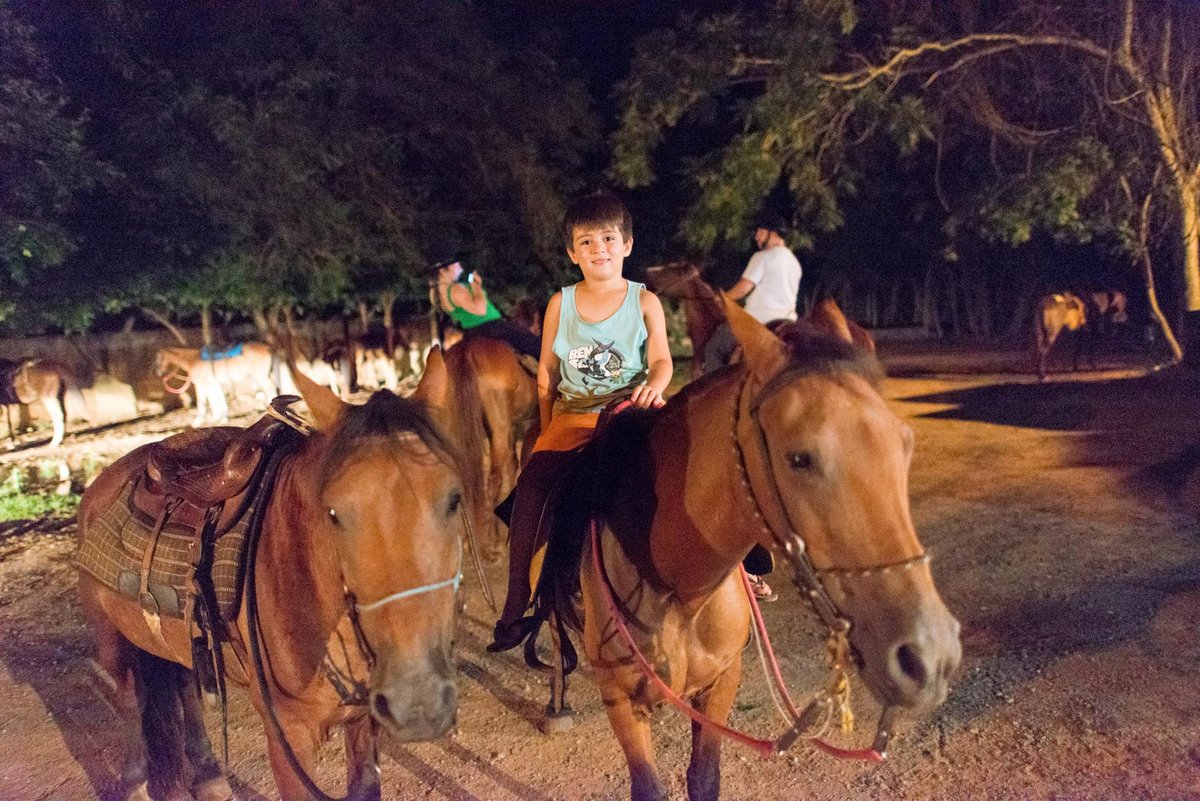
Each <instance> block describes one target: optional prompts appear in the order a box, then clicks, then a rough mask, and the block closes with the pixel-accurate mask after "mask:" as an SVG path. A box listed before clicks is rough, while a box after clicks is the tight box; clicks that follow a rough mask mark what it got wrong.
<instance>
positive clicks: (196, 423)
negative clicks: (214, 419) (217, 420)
mask: <svg viewBox="0 0 1200 801" xmlns="http://www.w3.org/2000/svg"><path fill="white" fill-rule="evenodd" d="M192 387H193V388H194V389H195V390H196V417H195V418H194V419H193V420H192V428H199V427H200V426H202V425H204V420H205V418H206V417H208V386H207V385H206V384H205V383H204V382H203V381H198V380H195V379H193V381H192Z"/></svg>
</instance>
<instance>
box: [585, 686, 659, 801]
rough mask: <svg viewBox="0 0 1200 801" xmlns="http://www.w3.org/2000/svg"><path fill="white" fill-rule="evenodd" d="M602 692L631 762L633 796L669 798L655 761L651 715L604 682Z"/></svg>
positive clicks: (636, 799) (636, 800) (637, 800)
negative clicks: (612, 692)
mask: <svg viewBox="0 0 1200 801" xmlns="http://www.w3.org/2000/svg"><path fill="white" fill-rule="evenodd" d="M618 692H619V691H618ZM600 695H601V698H603V700H604V711H605V712H606V713H607V714H608V722H609V725H611V726H612V730H613V734H615V735H616V736H617V742H618V743H620V745H621V751H623V752H624V754H625V762H626V763H627V764H628V765H629V797H630V798H631V799H632V801H667V788H666V787H664V786H663V783H662V781H661V780H660V779H659V778H658V766H657V765H656V764H655V762H654V743H653V742H652V741H651V738H650V720H649V718H648V717H647V716H646V715H645V714H642V713H641V712H638V711H637V710H635V709H634V708H633V701H632V700H631V699H630V698H629V696H628V695H625V694H624V693H620V695H619V696H618V697H616V698H613V697H611V696H610V695H609V694H607V693H605V692H604V687H603V686H601V692H600Z"/></svg>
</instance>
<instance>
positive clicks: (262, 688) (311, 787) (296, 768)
mask: <svg viewBox="0 0 1200 801" xmlns="http://www.w3.org/2000/svg"><path fill="white" fill-rule="evenodd" d="M276 416H278V417H279V418H280V419H281V420H283V421H284V422H286V423H288V424H289V425H291V426H292V427H293V428H295V429H296V430H297V431H300V433H302V434H304V435H305V436H307V435H308V434H309V433H310V431H311V429H309V428H308V426H307V425H305V424H303V422H301V421H298V420H295V419H291V416H290V415H288V416H287V417H284V416H280V415H276ZM287 452H288V449H286V448H280V449H279V450H277V451H276V452H274V453H273V454H272V455H271V457H270V459H271V461H270V463H269V464H268V465H267V466H266V467H265V469H264V476H263V484H262V486H263V487H265V488H266V490H265V493H266V495H268V496H269V494H270V491H271V488H273V486H274V483H275V478H276V476H277V475H278V472H279V467H280V466H281V465H282V463H283V459H284V457H285V456H286V455H287ZM260 492H262V490H260ZM264 500H265V499H264ZM267 505H268V504H267V503H265V502H264V503H259V504H257V505H256V506H255V508H254V514H253V517H252V518H251V520H250V529H249V531H248V533H247V543H246V551H247V553H246V579H245V581H246V587H245V590H246V623H247V628H248V630H249V632H248V633H249V635H250V652H251V655H252V657H253V658H252V660H251V661H252V662H253V665H254V675H255V678H256V679H257V681H258V689H259V693H260V694H261V696H262V699H263V705H264V706H265V707H266V709H267V717H269V718H270V720H271V725H272V727H273V728H274V730H275V735H276V737H277V738H278V739H279V743H280V745H281V746H283V753H284V756H285V757H287V761H288V764H289V765H290V766H291V768H292V771H293V772H294V773H295V774H296V778H298V779H299V780H300V783H301V784H303V785H304V788H305V790H307V791H308V793H309V794H310V795H312V796H313V797H314V798H315V799H317V801H346V799H348V798H350V797H351V795H352V794H353V793H352V792H351V793H350V794H347V795H346V796H345V797H344V798H337V797H334V796H329V795H326V794H325V793H324V792H322V791H321V789H320V788H319V787H317V785H316V782H314V781H313V779H312V777H311V776H309V775H308V773H307V771H305V769H304V766H303V765H302V764H300V759H299V757H297V756H296V752H295V750H294V749H293V748H292V746H291V743H289V742H288V739H287V734H286V733H285V732H284V730H283V724H282V723H280V722H279V716H278V713H277V712H276V709H275V702H274V700H273V698H272V696H271V688H270V684H269V682H268V679H267V674H266V668H267V665H268V664H269V663H270V659H271V657H270V654H269V653H268V652H267V644H266V641H265V640H263V639H262V635H261V621H260V619H259V607H258V582H257V581H255V576H256V575H257V572H256V570H257V563H258V542H259V537H260V536H261V534H262V524H263V518H264V515H265V514H266V507H267ZM463 514H464V515H465V511H464V512H463ZM462 563H463V547H462V540H461V539H459V540H458V566H457V568H456V569H455V573H454V575H453V576H451V577H450V578H448V579H443V580H442V581H435V582H432V583H430V584H424V585H421V586H419V587H412V588H410V589H404V590H400V591H398V592H394V593H392V594H390V595H386V596H384V597H383V598H379V599H377V600H374V601H371V602H369V603H365V604H360V603H358V600H357V598H356V597H355V594H354V592H353V591H352V590H351V589H350V588H349V587H347V586H346V584H345V581H344V579H343V584H342V597H343V598H344V600H345V603H346V615H347V617H349V619H350V624H351V628H352V630H353V631H354V639H355V644H356V646H357V648H358V650H359V653H360V654H361V656H362V658H363V660H364V661H365V662H366V665H367V670H368V672H369V671H370V670H371V669H372V668H373V667H374V666H375V650H374V649H373V648H372V647H371V643H370V642H369V641H368V639H367V635H366V632H364V631H363V628H362V623H361V620H360V616H361V614H362V613H364V612H373V611H375V610H377V609H380V608H382V607H384V606H386V605H388V604H390V603H393V602H395V601H399V600H402V599H405V598H411V597H414V596H417V595H423V594H425V593H429V592H434V591H437V590H441V589H446V588H449V589H450V590H451V591H452V592H455V593H457V592H458V587H459V585H460V584H461V583H462ZM343 658H344V660H345V662H346V666H347V672H345V673H343V672H342V671H341V670H339V669H338V668H337V666H336V665H335V664H334V662H333V660H332V659H331V658H330V655H329V652H328V648H327V649H326V653H325V658H324V660H323V661H322V663H321V670H322V672H323V673H324V675H325V678H326V680H327V681H328V682H329V684H330V685H331V686H332V687H333V689H334V691H335V692H337V694H338V696H339V697H340V698H341V703H342V705H343V706H366V705H367V702H368V700H369V698H368V697H369V694H370V689H369V687H368V686H367V682H366V681H363V680H360V679H357V678H355V677H354V676H353V675H351V674H350V673H349V665H350V659H349V654H348V653H345V652H344V651H343ZM370 721H371V722H370V726H371V728H370V736H369V737H370V741H369V749H368V751H369V753H371V754H375V753H376V750H377V747H376V742H377V738H378V727H377V724H376V723H375V720H374V718H371V719H370ZM375 769H376V771H378V766H376V767H375ZM351 789H352V790H353V788H351Z"/></svg>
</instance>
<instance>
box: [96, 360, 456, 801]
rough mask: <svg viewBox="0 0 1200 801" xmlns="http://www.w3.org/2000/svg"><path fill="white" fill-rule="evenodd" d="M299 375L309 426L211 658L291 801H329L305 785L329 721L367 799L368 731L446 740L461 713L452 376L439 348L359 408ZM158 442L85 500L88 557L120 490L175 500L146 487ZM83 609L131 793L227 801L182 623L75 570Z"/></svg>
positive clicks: (100, 481) (371, 794) (282, 466)
mask: <svg viewBox="0 0 1200 801" xmlns="http://www.w3.org/2000/svg"><path fill="white" fill-rule="evenodd" d="M295 380H296V384H297V386H298V387H299V389H300V391H301V393H302V394H303V396H304V398H305V400H306V401H307V402H308V405H309V410H310V412H311V415H312V418H313V419H314V421H315V429H314V430H312V431H311V432H309V433H308V434H307V435H305V436H303V437H301V438H300V441H299V443H298V444H294V445H292V446H290V447H291V449H290V450H287V451H281V453H282V454H283V455H282V456H281V457H280V460H279V461H278V462H274V461H273V462H272V464H273V465H277V466H276V467H273V468H272V470H271V471H270V472H269V473H268V476H269V475H271V474H272V473H273V475H274V477H275V478H274V481H273V482H269V483H268V485H267V486H268V488H269V489H268V490H265V491H266V493H267V494H266V496H265V500H262V501H261V503H262V505H261V506H257V505H256V507H255V512H254V515H255V517H256V518H258V517H259V515H261V518H260V519H261V530H260V534H259V535H258V536H257V538H256V539H250V540H247V542H256V543H257V548H249V547H248V548H247V555H246V556H245V560H246V561H245V563H244V569H242V570H241V572H239V574H238V575H240V576H242V577H243V579H242V580H243V581H244V584H243V585H242V588H241V589H242V590H243V591H244V593H245V601H244V602H242V603H240V606H237V607H236V608H235V609H234V610H233V612H232V614H233V619H232V620H230V621H229V622H228V623H227V625H226V626H223V627H222V628H227V629H228V631H227V633H228V635H229V636H228V638H227V639H225V638H221V639H220V642H221V643H222V644H221V645H220V646H218V648H220V649H223V650H222V652H223V653H227V654H228V655H227V656H225V657H224V666H225V668H226V669H227V674H228V678H229V680H230V681H231V682H232V683H234V684H237V685H239V686H244V687H248V688H249V690H250V698H251V701H252V702H253V704H254V707H255V709H256V710H257V711H258V713H259V715H260V717H262V718H263V721H264V729H265V732H266V739H267V751H268V756H269V757H270V762H271V769H272V771H273V773H274V774H275V781H276V784H277V785H278V788H279V795H280V797H281V798H283V799H284V801H302V800H303V801H309V799H311V798H313V797H318V798H319V797H324V796H323V794H322V795H317V793H315V792H313V791H312V789H311V787H310V784H311V781H312V780H311V779H310V778H308V777H309V776H311V774H312V773H313V770H314V768H315V767H316V757H317V749H318V748H319V747H320V745H321V743H323V742H324V741H325V740H326V739H327V738H328V737H329V734H330V732H331V730H332V729H333V728H335V727H338V726H341V727H343V728H344V730H345V740H346V769H347V783H348V787H349V791H350V792H349V793H348V795H347V798H353V799H356V801H378V800H379V799H380V797H381V792H380V784H379V769H378V763H377V743H376V738H377V734H378V730H379V729H382V730H383V731H385V732H386V733H387V734H389V735H390V736H391V737H393V738H395V739H397V740H400V741H417V740H430V739H433V738H435V737H439V736H441V735H442V734H444V733H445V732H446V731H447V730H449V728H450V726H451V725H453V723H454V719H455V714H456V710H457V692H456V688H455V665H454V657H453V652H452V651H453V643H454V623H455V609H456V606H457V600H456V589H457V587H458V583H459V578H460V577H461V566H462V544H461V540H460V534H461V531H462V521H461V517H460V509H459V507H460V504H461V502H462V497H463V495H462V485H461V483H460V479H459V468H458V457H457V452H456V450H455V449H454V448H453V447H452V446H451V445H450V443H449V441H448V440H447V439H446V438H445V437H444V436H443V434H442V433H441V426H440V424H439V422H440V421H441V420H442V419H443V418H444V417H445V415H446V399H447V389H446V374H445V370H444V366H443V364H442V362H441V359H440V356H438V355H437V354H436V352H435V353H432V354H431V356H430V363H429V366H428V368H427V369H426V372H425V376H424V378H423V379H422V381H421V384H420V386H419V387H418V388H417V391H416V393H415V394H414V395H413V398H412V399H407V398H400V397H398V396H395V395H393V394H392V393H391V392H388V391H386V390H381V391H379V392H377V393H376V394H375V395H373V396H372V397H371V399H370V400H369V401H368V402H367V403H366V404H365V405H363V406H351V405H349V404H346V403H344V402H343V401H341V400H339V399H338V398H337V397H336V396H335V395H334V394H333V392H332V391H331V390H329V389H327V388H326V387H322V386H319V385H317V384H315V383H314V382H312V381H311V380H309V379H308V378H307V377H305V376H303V375H302V374H300V373H296V375H295ZM238 435H247V434H246V432H244V431H243V430H242V429H232V428H229V427H223V428H206V429H203V430H201V431H196V432H188V433H187V434H185V435H177V437H184V436H186V437H190V438H191V439H192V440H201V439H203V440H206V441H212V442H214V443H216V445H218V446H220V445H221V443H223V442H229V441H233V442H241V441H244V440H237V439H236V437H237V436H238ZM297 436H299V435H297ZM293 439H294V438H293ZM168 442H169V440H168ZM155 447H156V445H146V446H142V447H140V448H138V449H137V450H134V451H132V452H131V453H129V454H127V455H125V456H124V457H122V458H121V459H120V460H118V461H117V462H115V463H114V464H113V465H111V466H110V467H108V468H107V469H106V470H105V471H104V472H102V473H101V474H100V475H99V476H98V477H97V478H96V480H95V482H94V483H93V484H92V485H91V486H90V487H89V488H88V490H87V492H86V493H84V497H83V502H82V503H81V504H80V507H79V541H80V545H81V552H82V551H83V550H84V547H85V543H86V542H87V541H88V538H89V537H103V536H104V531H105V530H106V528H105V527H106V525H111V524H107V523H106V522H105V521H108V520H110V519H111V518H110V517H108V514H109V510H110V509H112V508H114V507H115V505H117V504H120V503H122V499H123V498H128V497H132V496H129V495H128V492H127V490H126V487H128V486H129V485H130V482H142V483H141V485H140V486H145V487H147V488H148V489H147V491H148V492H151V493H153V494H154V495H155V496H159V495H161V496H163V497H166V498H169V499H174V500H170V501H169V502H171V503H174V502H175V501H178V498H179V497H181V496H175V495H172V494H171V493H172V491H171V490H169V489H166V488H164V489H163V490H162V491H161V492H159V491H158V490H155V489H154V487H155V485H156V484H155V482H158V481H159V479H157V478H155V473H154V472H153V471H151V470H150V469H149V467H150V465H151V459H152V454H153V450H152V449H153V448H155ZM217 452H218V453H220V452H221V451H220V450H219V448H218V450H217ZM231 452H232V451H225V457H224V459H225V464H226V465H227V464H228V463H229V454H230V453H231ZM263 458H264V459H267V458H271V459H274V458H275V457H268V456H264V457H263ZM216 464H218V465H219V464H221V463H220V462H218V463H216ZM160 475H163V474H161V473H160ZM240 492H241V493H243V494H245V493H250V492H251V490H249V489H242V490H240ZM255 494H256V495H257V494H258V491H257V490H256V491H255ZM205 497H208V496H205ZM240 497H242V495H237V496H233V497H230V498H229V499H228V500H226V501H223V502H222V503H223V504H224V506H217V507H212V508H210V509H209V512H212V510H213V509H218V510H221V511H218V512H217V514H218V515H219V516H221V519H224V518H225V517H226V516H227V515H228V514H232V513H233V512H232V511H231V510H233V509H237V508H244V506H242V505H241V502H240V501H238V498H240ZM179 503H182V502H179ZM203 503H204V504H205V505H206V506H207V501H204V502H203ZM173 508H175V509H178V508H181V507H180V505H179V504H177V505H176V506H175V507H173ZM260 510H261V511H260ZM137 522H138V524H139V525H142V524H143V521H140V520H138V521H137ZM151 522H153V521H151ZM159 525H160V526H161V525H162V524H161V523H160V524H159ZM171 525H174V524H171ZM108 530H111V529H108ZM121 531H122V534H123V533H124V531H125V528H124V527H122V529H121ZM131 536H132V535H131ZM122 539H124V538H122ZM148 550H149V551H150V553H151V554H152V555H153V553H154V548H153V546H151V547H150V548H149V549H148ZM155 560H156V561H155V563H157V557H155ZM193 564H195V563H193ZM144 569H146V568H144ZM144 595H145V593H143V596H144ZM79 598H80V603H81V606H82V608H83V613H84V616H85V617H86V618H87V620H88V622H89V623H90V624H91V627H92V630H93V631H94V632H95V636H96V645H97V650H98V662H99V664H100V666H101V667H102V668H103V669H104V671H105V672H106V673H107V676H108V678H109V681H108V682H107V683H108V684H109V686H110V687H111V688H112V690H113V691H114V695H115V698H114V702H115V703H114V706H115V708H116V710H117V712H118V714H119V716H120V718H121V723H122V724H123V726H124V727H125V734H126V737H127V740H128V752H127V754H126V757H125V762H124V766H123V769H122V780H123V782H124V784H125V790H126V792H127V795H125V796H124V798H126V799H128V801H149V799H150V794H151V792H154V793H155V797H156V798H167V799H172V800H174V799H192V798H194V799H196V801H224V799H229V798H232V797H233V793H232V790H231V789H230V786H229V782H228V780H227V779H226V778H225V775H224V772H223V770H222V768H221V766H220V765H219V763H218V762H217V760H216V758H215V757H214V755H213V752H212V746H211V744H210V742H209V739H208V735H207V734H206V733H205V729H204V721H203V716H202V714H201V709H200V705H199V701H198V699H197V693H196V689H195V679H194V678H193V676H192V673H191V669H192V668H193V667H194V664H193V639H192V634H193V632H192V629H191V627H190V626H189V625H188V624H187V623H186V622H185V620H184V618H182V617H174V616H167V615H161V616H160V615H159V614H157V613H156V611H155V612H151V611H148V610H147V606H146V603H147V602H146V601H145V600H144V597H143V602H142V603H139V601H138V600H135V599H133V598H131V597H128V596H127V595H125V594H122V593H119V592H117V591H116V590H114V589H111V588H110V587H109V586H108V585H106V584H105V583H102V582H101V580H100V579H99V578H97V577H95V576H94V575H93V574H92V573H91V572H87V571H86V570H81V572H80V579H79ZM154 609H155V610H157V609H158V607H154ZM255 634H257V637H255V636H254V635H255ZM205 664H206V663H205V662H203V661H201V662H199V664H198V665H195V667H201V668H202V667H203V666H204V665H205ZM256 679H257V681H256ZM350 689H353V693H349V697H347V695H348V691H349V690H350ZM268 721H271V722H272V723H271V725H268V723H267V722H268ZM188 762H190V763H191V769H190V770H189V769H188V768H187V763H188ZM189 778H190V782H191V786H190V788H189V787H188V786H187V785H186V784H185V782H187V781H188V780H189ZM189 789H190V791H191V794H189Z"/></svg>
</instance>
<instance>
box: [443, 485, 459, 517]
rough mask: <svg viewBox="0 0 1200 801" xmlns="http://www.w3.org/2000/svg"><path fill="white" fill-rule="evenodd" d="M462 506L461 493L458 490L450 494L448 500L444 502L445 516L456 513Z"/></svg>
mask: <svg viewBox="0 0 1200 801" xmlns="http://www.w3.org/2000/svg"><path fill="white" fill-rule="evenodd" d="M461 504H462V493H461V492H459V491H458V490H455V491H454V492H452V493H450V498H449V500H447V502H446V516H447V517H449V516H450V515H452V514H454V513H455V512H457V511H458V507H459V506H460V505H461Z"/></svg>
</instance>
